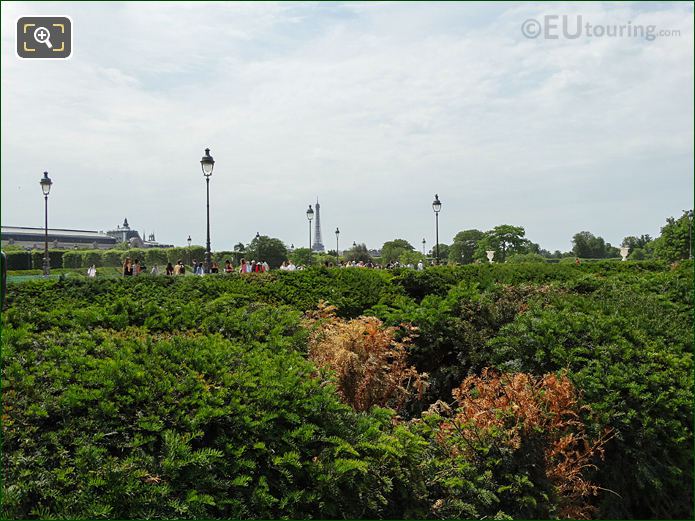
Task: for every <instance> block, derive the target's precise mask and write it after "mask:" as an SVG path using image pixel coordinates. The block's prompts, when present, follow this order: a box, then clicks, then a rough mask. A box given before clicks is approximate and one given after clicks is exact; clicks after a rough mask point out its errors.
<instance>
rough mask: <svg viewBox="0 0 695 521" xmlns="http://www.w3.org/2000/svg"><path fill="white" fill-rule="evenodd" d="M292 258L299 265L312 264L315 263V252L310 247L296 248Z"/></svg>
mask: <svg viewBox="0 0 695 521" xmlns="http://www.w3.org/2000/svg"><path fill="white" fill-rule="evenodd" d="M290 259H292V262H294V263H295V264H296V265H297V266H311V265H312V264H314V253H313V252H312V251H311V250H310V249H309V248H295V250H294V251H293V252H292V253H291V254H290Z"/></svg>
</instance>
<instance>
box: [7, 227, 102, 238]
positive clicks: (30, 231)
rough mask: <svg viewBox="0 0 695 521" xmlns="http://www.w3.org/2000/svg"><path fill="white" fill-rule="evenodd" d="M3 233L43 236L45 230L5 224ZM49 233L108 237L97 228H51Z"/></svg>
mask: <svg viewBox="0 0 695 521" xmlns="http://www.w3.org/2000/svg"><path fill="white" fill-rule="evenodd" d="M2 233H3V234H20V233H21V234H22V235H36V236H37V237H38V236H43V235H44V233H45V230H44V229H43V228H31V227H28V226H3V227H2ZM48 233H49V235H70V236H72V237H84V238H97V237H99V238H104V237H108V235H106V234H105V233H100V232H98V231H95V230H69V229H65V228H49V229H48Z"/></svg>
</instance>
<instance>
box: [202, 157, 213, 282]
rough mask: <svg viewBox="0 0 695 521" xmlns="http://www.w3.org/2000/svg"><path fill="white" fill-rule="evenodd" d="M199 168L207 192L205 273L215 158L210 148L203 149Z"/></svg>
mask: <svg viewBox="0 0 695 521" xmlns="http://www.w3.org/2000/svg"><path fill="white" fill-rule="evenodd" d="M200 168H201V170H202V171H203V175H204V176H205V187H206V194H207V243H206V245H205V273H210V264H211V259H210V176H211V175H212V171H213V169H214V168H215V160H214V159H213V158H212V156H211V155H210V149H209V148H206V149H205V155H204V156H203V158H202V159H201V160H200Z"/></svg>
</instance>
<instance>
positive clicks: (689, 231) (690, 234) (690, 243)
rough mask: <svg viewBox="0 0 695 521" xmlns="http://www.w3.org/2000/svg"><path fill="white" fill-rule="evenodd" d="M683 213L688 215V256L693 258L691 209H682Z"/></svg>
mask: <svg viewBox="0 0 695 521" xmlns="http://www.w3.org/2000/svg"><path fill="white" fill-rule="evenodd" d="M683 213H684V214H685V215H687V216H688V258H689V259H691V260H692V258H693V211H692V210H683Z"/></svg>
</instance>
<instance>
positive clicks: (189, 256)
mask: <svg viewBox="0 0 695 521" xmlns="http://www.w3.org/2000/svg"><path fill="white" fill-rule="evenodd" d="M191 241H192V239H191V236H190V235H189V236H188V239H186V242H187V243H188V265H189V266H190V265H191Z"/></svg>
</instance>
